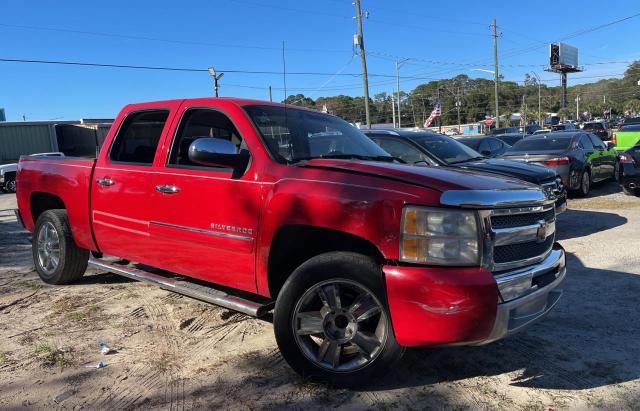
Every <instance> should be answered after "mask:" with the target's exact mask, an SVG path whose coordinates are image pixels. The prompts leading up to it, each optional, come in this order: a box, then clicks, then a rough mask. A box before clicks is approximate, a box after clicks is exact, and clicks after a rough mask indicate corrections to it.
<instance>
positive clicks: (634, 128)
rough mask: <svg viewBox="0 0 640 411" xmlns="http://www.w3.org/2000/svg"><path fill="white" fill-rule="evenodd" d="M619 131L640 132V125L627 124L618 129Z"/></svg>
mask: <svg viewBox="0 0 640 411" xmlns="http://www.w3.org/2000/svg"><path fill="white" fill-rule="evenodd" d="M620 131H640V124H629V125H626V126H622V127H620Z"/></svg>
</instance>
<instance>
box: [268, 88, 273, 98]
mask: <svg viewBox="0 0 640 411" xmlns="http://www.w3.org/2000/svg"><path fill="white" fill-rule="evenodd" d="M269 101H273V95H272V94H271V86H269Z"/></svg>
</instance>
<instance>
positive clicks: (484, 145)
mask: <svg viewBox="0 0 640 411" xmlns="http://www.w3.org/2000/svg"><path fill="white" fill-rule="evenodd" d="M483 151H485V152H486V151H488V152H491V145H490V144H489V139H482V141H480V144H479V145H478V152H479V153H481V154H482V152H483Z"/></svg>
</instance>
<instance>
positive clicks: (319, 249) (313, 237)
mask: <svg viewBox="0 0 640 411" xmlns="http://www.w3.org/2000/svg"><path fill="white" fill-rule="evenodd" d="M332 251H348V252H354V253H358V254H362V255H365V256H368V257H371V258H373V259H374V261H376V262H377V263H380V264H382V263H384V261H385V258H384V256H383V254H382V252H381V251H380V250H379V249H378V247H376V245H375V244H373V243H372V242H371V241H369V240H367V239H365V238H363V237H359V236H357V235H354V234H350V233H347V232H344V231H340V230H334V229H329V228H324V227H318V226H311V225H300V224H287V225H283V226H282V227H280V228H279V229H278V230H277V231H276V233H275V234H274V236H273V240H272V242H271V247H270V250H269V257H268V263H267V281H268V285H269V294H270V295H271V296H272V297H276V296H277V295H278V293H279V292H280V289H281V288H282V286H283V285H284V283H285V281H286V280H287V279H288V278H289V276H291V274H292V273H293V271H294V270H295V269H296V268H297V267H299V266H300V265H301V264H302V263H304V262H305V261H307V260H309V259H310V258H312V257H315V256H317V255H320V254H324V253H327V252H332Z"/></svg>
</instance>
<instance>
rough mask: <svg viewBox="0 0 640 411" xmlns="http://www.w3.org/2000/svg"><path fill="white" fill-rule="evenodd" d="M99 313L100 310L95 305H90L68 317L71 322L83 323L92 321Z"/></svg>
mask: <svg viewBox="0 0 640 411" xmlns="http://www.w3.org/2000/svg"><path fill="white" fill-rule="evenodd" d="M99 311H100V308H99V307H98V306H97V305H91V306H89V307H87V308H85V309H84V310H81V311H74V312H72V313H70V314H69V315H68V317H69V319H70V320H71V321H76V322H79V321H84V320H88V319H94V318H95V317H96V316H97V314H98V312H99Z"/></svg>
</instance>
